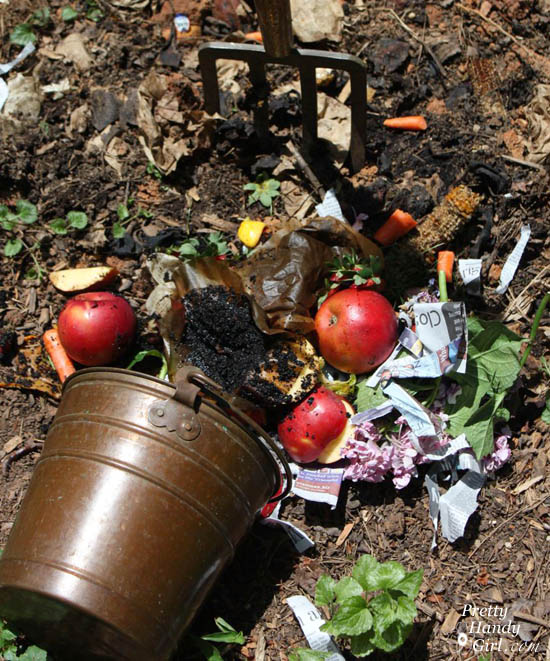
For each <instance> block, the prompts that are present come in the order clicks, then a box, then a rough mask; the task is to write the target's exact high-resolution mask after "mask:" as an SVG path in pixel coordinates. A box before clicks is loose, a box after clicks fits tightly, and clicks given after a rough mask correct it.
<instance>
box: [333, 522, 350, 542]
mask: <svg viewBox="0 0 550 661" xmlns="http://www.w3.org/2000/svg"><path fill="white" fill-rule="evenodd" d="M353 526H354V523H346V525H345V526H344V529H343V530H342V532H341V533H340V536H339V537H338V539H337V540H336V546H342V544H343V543H344V542H345V541H346V539H347V538H348V536H349V534H350V532H351V531H352V529H353Z"/></svg>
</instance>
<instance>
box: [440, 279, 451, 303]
mask: <svg viewBox="0 0 550 661" xmlns="http://www.w3.org/2000/svg"><path fill="white" fill-rule="evenodd" d="M437 280H438V285H439V300H440V301H441V303H447V302H448V300H449V296H448V295H447V276H446V275H445V271H438V272H437Z"/></svg>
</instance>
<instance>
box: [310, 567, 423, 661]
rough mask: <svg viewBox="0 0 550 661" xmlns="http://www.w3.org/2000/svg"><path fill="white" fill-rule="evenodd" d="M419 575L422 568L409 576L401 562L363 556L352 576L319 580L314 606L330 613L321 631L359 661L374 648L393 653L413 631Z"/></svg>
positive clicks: (420, 579) (419, 581)
mask: <svg viewBox="0 0 550 661" xmlns="http://www.w3.org/2000/svg"><path fill="white" fill-rule="evenodd" d="M422 575H423V571H422V570H421V569H418V570H417V571H413V572H407V571H405V569H404V567H403V566H402V565H401V564H400V563H399V562H393V561H390V562H383V563H379V562H378V561H377V560H376V558H374V557H373V556H372V555H364V556H362V557H361V558H359V560H358V561H357V563H356V565H355V567H354V568H353V570H352V575H351V576H346V577H345V578H342V579H341V580H339V581H338V582H336V581H335V580H334V579H333V578H332V577H330V576H328V575H327V574H325V575H323V576H321V578H320V579H319V581H318V582H317V587H316V590H315V603H316V604H317V605H318V606H326V607H327V608H328V609H329V612H330V619H329V620H328V621H327V622H325V624H323V626H322V627H321V631H326V632H327V633H329V634H330V635H332V636H334V637H336V638H345V639H348V640H349V642H350V645H351V652H352V654H354V655H355V656H358V657H363V656H368V655H369V654H371V653H372V652H373V651H374V650H375V649H379V650H382V651H384V652H393V651H394V650H396V649H398V648H399V647H401V645H403V643H404V642H405V640H406V639H407V637H408V635H409V633H410V631H411V629H412V624H413V621H414V618H415V617H416V607H415V605H414V600H415V598H416V597H417V595H418V591H419V590H420V584H421V583H422Z"/></svg>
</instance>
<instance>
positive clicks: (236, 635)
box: [190, 617, 244, 661]
mask: <svg viewBox="0 0 550 661" xmlns="http://www.w3.org/2000/svg"><path fill="white" fill-rule="evenodd" d="M214 623H215V624H216V627H217V628H218V631H216V632H214V633H210V634H206V635H204V636H201V637H200V638H198V637H196V636H191V637H190V638H191V641H192V642H193V644H194V645H195V647H196V648H198V650H199V651H200V652H201V653H202V654H203V655H204V658H205V659H207V661H223V657H222V655H221V653H220V651H219V649H218V648H217V647H216V646H215V645H213V644H212V643H226V644H229V645H235V644H236V645H244V635H243V633H242V631H236V630H235V629H234V628H233V627H232V626H231V625H230V624H229V622H226V621H225V620H224V619H223V618H222V617H216V618H215V619H214Z"/></svg>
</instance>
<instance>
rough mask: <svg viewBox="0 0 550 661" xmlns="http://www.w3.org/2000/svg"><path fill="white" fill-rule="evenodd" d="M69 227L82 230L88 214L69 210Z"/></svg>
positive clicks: (86, 222)
mask: <svg viewBox="0 0 550 661" xmlns="http://www.w3.org/2000/svg"><path fill="white" fill-rule="evenodd" d="M67 221H68V223H69V227H74V228H75V229H77V230H82V229H84V228H85V227H86V225H87V224H88V216H87V215H86V214H85V213H84V212H83V211H69V213H68V214H67Z"/></svg>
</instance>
